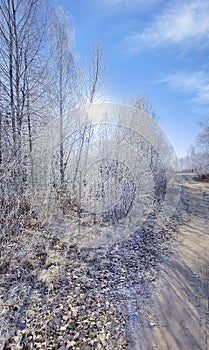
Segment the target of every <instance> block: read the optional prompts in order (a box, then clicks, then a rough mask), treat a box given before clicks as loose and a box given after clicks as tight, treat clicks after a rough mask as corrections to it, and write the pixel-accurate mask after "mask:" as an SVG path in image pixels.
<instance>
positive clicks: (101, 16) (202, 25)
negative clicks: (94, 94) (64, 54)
mask: <svg viewBox="0 0 209 350" xmlns="http://www.w3.org/2000/svg"><path fill="white" fill-rule="evenodd" d="M54 2H55V5H56V6H63V7H64V9H65V10H66V11H67V12H68V13H69V14H70V21H71V24H72V26H73V27H74V28H75V50H76V51H77V52H78V54H79V59H80V61H81V63H82V62H83V61H84V60H85V59H86V58H87V56H88V54H89V52H90V51H91V50H92V48H93V46H94V44H95V42H96V41H100V42H102V44H103V46H104V49H105V58H106V61H107V69H106V72H105V81H106V89H107V96H108V97H107V100H111V101H114V100H115V101H117V100H118V99H121V100H128V98H130V97H131V96H134V95H136V94H137V93H142V94H144V95H146V96H147V98H148V99H149V101H150V102H151V103H152V105H153V107H154V109H155V110H156V112H157V114H158V115H159V117H160V124H161V126H162V128H163V129H164V131H165V132H166V133H167V135H168V137H169V138H170V140H171V142H172V143H173V145H174V147H175V149H176V153H177V155H178V156H184V155H186V151H187V149H188V148H189V146H190V145H191V144H192V143H194V142H195V136H196V135H197V133H198V132H199V131H200V130H199V128H198V125H197V121H198V120H200V119H201V118H204V117H205V116H206V115H207V114H208V109H209V0H196V1H194V0H190V1H188V0H181V1H180V0H173V1H172V0H54Z"/></svg>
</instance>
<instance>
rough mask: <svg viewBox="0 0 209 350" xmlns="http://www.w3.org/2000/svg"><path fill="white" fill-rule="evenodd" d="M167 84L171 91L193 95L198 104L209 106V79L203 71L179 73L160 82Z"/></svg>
mask: <svg viewBox="0 0 209 350" xmlns="http://www.w3.org/2000/svg"><path fill="white" fill-rule="evenodd" d="M158 83H164V84H167V85H168V86H169V87H170V88H171V89H173V90H175V91H177V92H180V93H185V94H189V95H191V96H192V97H191V99H190V100H192V101H193V102H195V103H196V104H199V105H202V104H209V77H208V74H206V73H205V72H203V71H199V72H193V73H185V72H179V73H176V74H172V75H169V76H167V77H166V78H164V79H161V80H160V81H158Z"/></svg>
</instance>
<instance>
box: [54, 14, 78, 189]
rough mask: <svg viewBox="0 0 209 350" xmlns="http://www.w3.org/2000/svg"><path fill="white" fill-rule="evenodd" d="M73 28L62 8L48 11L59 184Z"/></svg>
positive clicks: (70, 100) (71, 91)
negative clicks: (57, 139) (57, 137)
mask: <svg viewBox="0 0 209 350" xmlns="http://www.w3.org/2000/svg"><path fill="white" fill-rule="evenodd" d="M73 37H74V31H73V28H72V27H71V26H70V23H69V17H68V15H67V13H66V12H65V11H64V9H63V8H61V7H59V8H55V9H53V10H52V14H51V20H50V24H49V49H50V68H51V76H52V89H51V97H52V100H53V102H52V106H53V113H54V114H55V115H56V116H58V129H59V173H60V187H61V189H62V188H63V186H64V181H65V162H64V153H65V150H64V138H65V133H64V129H65V127H66V123H70V121H69V120H66V119H65V115H66V112H68V111H70V110H71V109H72V107H73V104H74V101H75V90H76V85H77V82H76V76H77V66H76V63H75V57H74V51H73Z"/></svg>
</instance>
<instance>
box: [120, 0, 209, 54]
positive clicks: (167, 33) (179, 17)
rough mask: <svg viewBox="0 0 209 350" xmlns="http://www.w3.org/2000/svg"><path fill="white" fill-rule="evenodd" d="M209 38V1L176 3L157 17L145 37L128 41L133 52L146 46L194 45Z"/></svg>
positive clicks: (140, 35)
mask: <svg viewBox="0 0 209 350" xmlns="http://www.w3.org/2000/svg"><path fill="white" fill-rule="evenodd" d="M205 38H207V39H208V38H209V1H208V0H199V1H194V0H193V1H186V3H185V2H184V3H182V2H179V1H176V2H175V3H173V4H172V5H169V6H167V7H166V8H164V10H163V12H161V13H160V14H159V13H158V14H157V15H156V18H155V19H154V21H153V22H152V23H151V24H150V26H148V27H147V28H146V29H145V30H144V31H142V32H141V33H138V32H135V33H133V34H132V35H130V36H128V37H127V38H126V41H127V42H128V45H129V47H130V49H131V50H132V51H133V52H134V51H138V50H140V49H141V47H142V45H143V46H148V47H157V46H162V45H166V44H182V43H184V44H185V42H187V44H188V45H192V43H193V40H195V42H196V41H197V40H202V39H205Z"/></svg>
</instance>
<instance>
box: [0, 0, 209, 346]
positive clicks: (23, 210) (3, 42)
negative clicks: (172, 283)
mask: <svg viewBox="0 0 209 350" xmlns="http://www.w3.org/2000/svg"><path fill="white" fill-rule="evenodd" d="M74 36H75V31H74V28H73V27H72V26H71V22H70V17H69V15H68V14H67V13H66V12H65V10H64V9H63V8H61V7H53V6H51V4H50V2H49V1H47V0H0V234H1V238H0V241H1V258H0V272H1V285H0V294H1V302H0V310H1V311H0V348H1V349H3V350H6V349H14V350H16V349H25V350H26V349H28V350H29V349H47V350H49V349H63V350H64V349H129V348H130V349H138V350H139V349H142V350H147V349H148V348H147V346H148V345H147V344H149V341H150V339H151V338H149V337H148V338H147V343H146V344H145V345H143V341H142V339H143V336H142V337H141V338H140V337H139V334H141V332H143V331H144V330H145V328H144V327H145V322H146V324H147V325H148V328H149V330H151V329H153V327H155V321H154V319H155V315H154V314H153V312H152V310H151V309H150V305H151V303H152V299H151V296H152V293H154V292H153V291H152V288H153V284H154V283H155V281H156V279H157V270H158V267H159V264H160V263H162V261H164V260H163V258H162V257H163V256H164V255H166V256H167V255H169V254H170V253H169V252H170V249H171V246H172V244H174V241H175V239H176V235H177V232H178V229H177V226H178V225H179V222H180V221H181V219H180V218H181V215H183V214H182V211H183V209H182V208H184V205H185V206H186V208H187V210H186V212H187V214H188V213H190V212H192V211H193V210H194V208H193V207H192V209H191V208H190V204H188V203H187V202H188V198H190V197H189V195H190V194H188V193H187V192H185V193H186V194H185V193H183V192H182V188H181V184H180V183H181V181H182V176H184V181H186V180H188V179H187V178H185V175H181V173H182V172H183V171H187V172H188V171H190V172H192V174H195V176H197V178H196V180H194V179H192V181H193V182H194V181H199V180H200V179H201V180H207V179H208V175H207V173H208V167H209V165H208V154H209V153H208V152H209V148H208V147H209V143H208V140H209V137H208V135H209V125H208V119H207V118H206V120H205V121H202V122H200V125H201V128H202V131H201V133H200V135H199V136H198V139H197V146H195V147H194V146H191V148H190V150H189V151H188V154H187V156H186V157H185V158H184V159H183V158H182V159H178V158H177V156H176V154H175V151H174V148H173V146H172V144H171V142H170V141H169V139H168V137H167V136H166V135H165V133H164V132H163V130H162V128H161V127H160V125H159V120H158V116H157V114H156V112H155V110H154V108H153V107H152V105H151V104H150V102H149V101H148V99H147V98H146V97H145V96H143V95H142V94H141V93H139V94H138V95H137V96H134V97H133V98H132V99H131V100H130V101H129V103H128V104H127V103H125V102H124V101H120V103H119V102H118V101H116V102H114V103H113V102H111V103H109V102H107V101H106V100H105V84H104V83H105V71H106V69H107V64H106V61H105V51H104V48H103V46H102V44H101V43H99V42H96V43H95V45H94V47H93V48H89V56H88V57H86V61H85V62H86V63H85V64H83V65H81V64H80V63H79V59H78V53H77V52H76V51H75V50H74ZM126 102H127V101H126ZM186 176H187V175H186ZM188 181H191V179H190V178H189V180H188ZM193 182H192V183H193ZM194 183H195V182H194ZM185 188H186V185H185ZM198 190H199V187H198ZM185 191H187V190H185ZM204 191H205V190H204ZM206 192H207V191H206ZM182 193H183V195H182ZM204 193H205V192H204ZM182 196H183V197H182ZM206 197H207V193H206ZM179 202H180V203H181V204H180V207H179ZM185 203H186V204H185ZM205 205H206V203H205V202H204V208H205ZM188 208H190V209H188ZM190 210H191V211H190ZM182 220H183V219H182ZM182 222H183V221H182ZM154 288H155V287H154ZM204 288H206V287H204ZM137 295H140V298H141V299H140V300H139V299H138V296H137ZM147 299H149V300H151V301H150V303H149V305H148V306H144V308H143V307H142V305H143V303H144V300H147ZM137 310H138V311H137ZM115 330H116V331H115ZM145 338H146V337H145ZM139 339H141V340H139ZM139 341H140V342H142V343H141V345H139V343H138V342H139ZM153 344H154V343H153ZM153 344H151V343H150V344H149V345H150V346H151V345H152V346H153V347H152V349H155V347H154V345H153ZM150 349H151V348H150ZM162 349H167V348H166V347H164V348H162ZM169 349H170V348H169ZM172 349H173V350H176V349H177V348H175V347H173V348H172Z"/></svg>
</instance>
